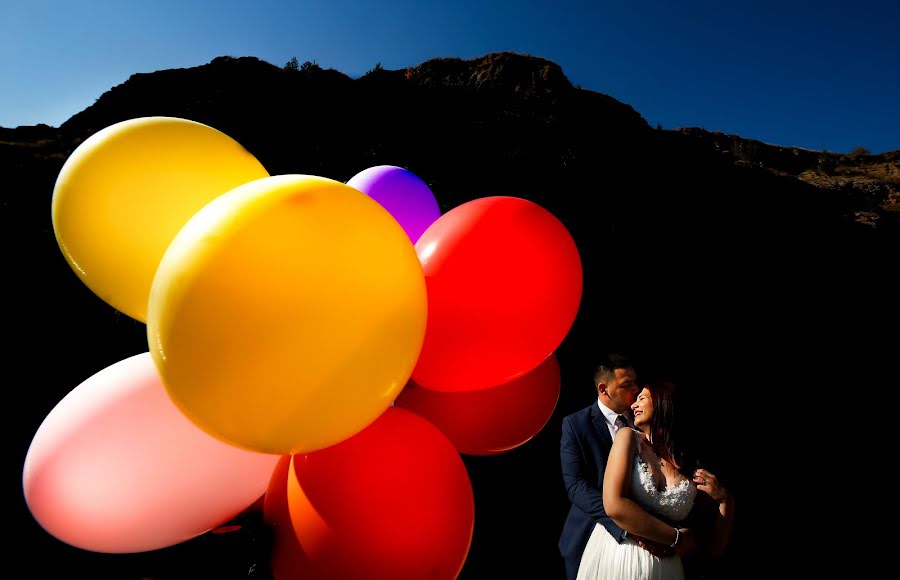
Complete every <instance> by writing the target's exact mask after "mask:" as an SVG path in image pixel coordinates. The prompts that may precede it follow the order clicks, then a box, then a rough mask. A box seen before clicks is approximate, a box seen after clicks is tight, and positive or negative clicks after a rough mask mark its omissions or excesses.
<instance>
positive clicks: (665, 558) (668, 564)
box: [578, 383, 734, 580]
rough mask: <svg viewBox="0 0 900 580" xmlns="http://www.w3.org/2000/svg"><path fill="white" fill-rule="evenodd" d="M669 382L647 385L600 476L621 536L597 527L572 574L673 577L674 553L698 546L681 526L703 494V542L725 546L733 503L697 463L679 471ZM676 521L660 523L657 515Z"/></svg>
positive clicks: (676, 571)
mask: <svg viewBox="0 0 900 580" xmlns="http://www.w3.org/2000/svg"><path fill="white" fill-rule="evenodd" d="M672 390H673V387H672V385H670V384H667V383H660V384H650V385H647V386H646V387H644V389H643V390H642V391H641V392H640V394H638V398H637V400H636V401H635V402H634V404H633V405H632V406H631V409H632V411H633V412H634V425H635V427H636V429H619V430H618V431H617V432H616V436H615V440H614V442H613V446H612V450H611V451H610V453H609V460H608V462H607V465H606V473H605V475H604V477H603V506H604V507H605V509H606V513H607V514H608V515H609V516H610V517H611V518H612V519H613V520H614V521H615V522H616V524H618V525H619V527H621V528H622V529H624V530H625V531H626V532H627V534H626V538H625V539H624V540H622V542H621V543H619V542H617V541H616V540H615V539H614V538H613V537H612V536H611V535H610V534H609V532H607V531H606V528H605V527H603V526H602V525H596V526H595V527H594V530H593V532H592V533H591V537H590V539H589V540H588V543H587V546H586V547H585V549H584V553H583V554H582V557H581V564H580V566H579V568H578V580H600V579H604V578H610V579H621V580H638V579H639V580H680V579H683V578H684V569H683V567H682V563H681V556H682V555H685V554H689V553H693V552H695V551H697V550H698V547H699V544H698V541H697V537H696V534H695V532H694V530H693V529H688V528H687V527H682V524H683V523H684V520H685V519H686V518H687V517H688V514H690V513H691V511H692V510H693V509H694V507H695V505H694V504H695V500H696V499H697V494H698V491H699V492H703V493H704V494H706V495H707V496H708V498H707V499H708V500H712V501H711V502H707V503H711V504H712V505H714V506H715V505H716V504H717V510H714V511H715V515H714V523H713V526H712V527H711V530H710V532H711V533H710V534H709V538H708V541H706V542H703V545H704V546H705V547H706V548H708V550H709V552H710V553H712V554H713V555H719V554H721V552H722V551H723V550H724V548H725V545H726V543H727V542H728V537H729V536H730V533H731V526H732V520H733V517H734V504H733V500H732V498H731V495H730V494H729V493H728V492H727V490H726V489H725V488H724V487H722V486H721V484H719V482H718V479H717V478H716V477H715V476H714V475H713V474H711V473H709V472H708V471H706V470H703V469H698V470H697V471H695V472H694V474H693V478H690V477H688V476H687V475H686V474H685V473H684V472H683V465H682V463H683V462H682V461H681V456H680V455H679V452H680V450H679V449H678V448H676V446H675V443H674V441H673V436H672V430H673V412H674V408H673V404H672ZM661 520H665V521H668V522H672V523H673V524H675V525H671V526H670V525H667V524H665V523H664V522H663V521H661Z"/></svg>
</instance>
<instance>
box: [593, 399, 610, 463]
mask: <svg viewBox="0 0 900 580" xmlns="http://www.w3.org/2000/svg"><path fill="white" fill-rule="evenodd" d="M591 423H593V424H594V428H595V429H596V430H597V435H599V436H600V441H602V442H603V445H604V446H605V447H606V452H607V453H609V450H610V449H612V437H611V436H610V435H609V427H607V425H606V417H604V416H603V413H601V412H600V407H598V406H597V403H594V404H593V405H592V406H591Z"/></svg>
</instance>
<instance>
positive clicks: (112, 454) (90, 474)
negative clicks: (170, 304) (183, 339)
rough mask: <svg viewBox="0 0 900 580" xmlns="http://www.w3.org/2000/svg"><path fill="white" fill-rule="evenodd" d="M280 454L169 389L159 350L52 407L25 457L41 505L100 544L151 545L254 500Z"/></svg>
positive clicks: (59, 527) (48, 525)
mask: <svg viewBox="0 0 900 580" xmlns="http://www.w3.org/2000/svg"><path fill="white" fill-rule="evenodd" d="M278 459H279V456H277V455H268V454H262V453H256V452H252V451H245V450H243V449H239V448H237V447H232V446H230V445H228V444H226V443H222V442H221V441H219V440H218V439H215V438H213V437H212V436H210V435H207V434H206V433H205V432H203V431H201V430H200V429H199V428H197V427H196V426H194V424H193V423H191V422H190V421H189V420H188V419H187V418H186V417H185V416H184V415H183V414H182V413H181V411H179V410H178V408H177V407H176V406H175V405H174V403H172V401H171V400H170V399H169V397H168V395H167V393H166V390H165V388H164V387H163V385H162V383H161V382H160V379H159V375H158V374H157V371H156V367H155V366H154V364H153V360H152V359H151V358H150V353H143V354H139V355H135V356H132V357H130V358H127V359H125V360H123V361H119V362H117V363H115V364H114V365H112V366H109V367H107V368H105V369H103V370H102V371H100V372H98V373H97V374H95V375H93V376H92V377H90V378H88V379H87V380H86V381H84V382H83V383H81V384H80V385H78V386H77V387H75V388H74V389H73V390H72V391H71V392H70V393H69V394H68V395H66V396H65V397H64V398H63V399H62V401H60V402H59V404H58V405H56V407H55V408H54V409H53V410H52V411H50V413H49V414H48V415H47V417H46V418H45V419H44V421H43V423H42V424H41V426H40V428H39V429H38V430H37V433H35V436H34V438H33V439H32V441H31V446H30V447H29V449H28V455H27V456H26V457H25V467H24V470H23V474H22V486H23V487H24V490H25V501H26V502H27V503H28V508H29V509H30V510H31V513H32V515H33V516H34V517H35V519H36V520H37V521H38V523H40V524H41V526H43V527H44V529H45V530H47V531H48V532H49V533H50V534H52V535H53V536H55V537H56V538H58V539H60V540H62V541H63V542H66V543H67V544H71V545H73V546H76V547H79V548H83V549H85V550H92V551H95V552H109V553H126V552H143V551H146V550H155V549H158V548H164V547H167V546H172V545H175V544H178V543H181V542H184V541H186V540H189V539H191V538H194V537H196V536H198V535H200V534H202V533H204V532H206V531H208V530H211V529H212V528H215V527H217V526H219V525H221V524H223V523H225V522H227V521H228V520H230V519H232V518H233V517H234V516H236V515H238V514H239V513H240V512H242V511H243V510H244V509H246V508H247V507H249V506H250V505H251V504H253V503H254V501H256V500H257V499H259V497H260V496H262V494H263V493H265V490H266V486H267V485H268V483H269V479H270V478H271V475H272V472H273V470H274V469H275V465H276V463H277V462H278Z"/></svg>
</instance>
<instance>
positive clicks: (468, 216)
mask: <svg viewBox="0 0 900 580" xmlns="http://www.w3.org/2000/svg"><path fill="white" fill-rule="evenodd" d="M416 252H417V253H418V255H419V261H420V262H421V263H422V268H423V270H424V272H425V283H426V286H427V290H428V323H427V327H426V330H425V342H424V344H423V346H422V352H421V354H420V355H419V359H418V362H417V363H416V367H415V369H413V373H412V380H413V381H414V382H416V383H417V384H419V385H423V386H426V387H428V388H430V389H433V390H436V391H456V392H458V391H468V390H476V389H482V388H485V387H491V386H494V385H499V384H501V383H504V382H507V381H509V380H511V379H514V378H516V377H517V376H520V375H522V374H524V373H527V372H528V371H530V370H531V369H533V368H535V367H536V366H537V365H539V364H540V363H541V362H542V361H543V360H544V359H546V358H547V357H548V356H550V355H551V354H552V353H553V352H554V351H556V349H557V348H558V347H559V345H560V343H562V341H563V339H564V338H565V337H566V334H567V333H568V332H569V329H570V328H571V327H572V323H573V322H574V321H575V315H576V314H577V312H578V306H579V304H580V302H581V290H582V282H583V280H582V271H581V258H580V256H579V255H578V248H577V247H576V246H575V241H574V240H573V239H572V236H571V235H570V234H569V231H568V230H567V229H566V227H565V226H564V225H563V224H562V223H561V222H560V221H559V220H558V219H557V218H556V217H555V216H554V215H553V214H551V213H550V212H548V211H547V210H545V209H544V208H542V207H541V206H539V205H537V204H536V203H533V202H530V201H528V200H524V199H519V198H516V197H484V198H481V199H476V200H473V201H470V202H468V203H464V204H462V205H460V206H457V207H456V208H454V209H452V210H450V211H449V212H447V213H446V214H444V215H443V216H441V217H440V218H438V219H437V220H436V221H435V222H434V223H433V224H431V226H430V227H429V228H428V229H427V230H425V233H423V234H422V236H421V237H420V238H419V241H418V242H416Z"/></svg>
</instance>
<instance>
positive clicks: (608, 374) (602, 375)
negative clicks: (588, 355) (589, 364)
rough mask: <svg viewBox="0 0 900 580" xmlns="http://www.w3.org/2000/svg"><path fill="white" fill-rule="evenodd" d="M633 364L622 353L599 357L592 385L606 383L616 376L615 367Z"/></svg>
mask: <svg viewBox="0 0 900 580" xmlns="http://www.w3.org/2000/svg"><path fill="white" fill-rule="evenodd" d="M633 366H634V365H633V364H632V363H631V361H630V360H629V359H628V357H627V356H625V355H624V354H619V353H610V354H607V355H606V356H604V357H603V358H601V360H600V364H598V365H597V370H596V371H594V386H596V385H599V384H600V383H607V382H609V381H611V380H612V379H613V378H614V377H615V376H616V369H628V368H632V367H633Z"/></svg>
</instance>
